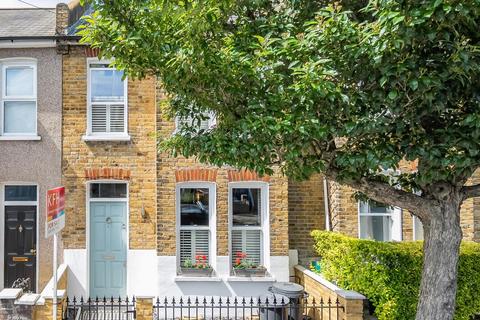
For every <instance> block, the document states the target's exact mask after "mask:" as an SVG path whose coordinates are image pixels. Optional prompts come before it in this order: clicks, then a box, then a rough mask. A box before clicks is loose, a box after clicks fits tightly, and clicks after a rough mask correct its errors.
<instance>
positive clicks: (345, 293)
mask: <svg viewBox="0 0 480 320" xmlns="http://www.w3.org/2000/svg"><path fill="white" fill-rule="evenodd" d="M295 269H297V270H298V271H300V272H302V273H304V274H305V275H307V276H309V277H310V278H312V279H314V280H315V281H317V282H319V283H320V284H321V285H323V286H324V287H326V288H328V289H329V290H331V291H333V292H335V293H336V294H337V295H339V296H340V297H343V298H345V299H350V300H357V299H358V300H365V299H367V298H366V297H365V296H364V295H362V294H360V293H358V292H356V291H351V290H344V289H342V288H340V287H338V286H336V285H335V284H333V283H331V282H330V281H328V280H327V279H325V278H324V277H322V276H321V275H319V274H318V273H315V272H313V271H310V270H308V269H306V268H305V267H303V266H300V265H297V266H295Z"/></svg>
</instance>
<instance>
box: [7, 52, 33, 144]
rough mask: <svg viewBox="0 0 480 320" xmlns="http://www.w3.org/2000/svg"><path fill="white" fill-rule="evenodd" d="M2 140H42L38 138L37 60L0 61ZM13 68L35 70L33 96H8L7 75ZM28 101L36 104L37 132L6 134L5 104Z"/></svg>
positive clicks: (9, 59) (14, 59)
mask: <svg viewBox="0 0 480 320" xmlns="http://www.w3.org/2000/svg"><path fill="white" fill-rule="evenodd" d="M0 66H1V76H0V84H1V86H0V92H1V96H0V140H40V137H39V136H38V97H37V59H34V58H7V59H1V60H0ZM11 67H26V68H32V69H33V94H32V95H31V96H7V95H6V92H7V91H6V88H7V82H6V73H7V69H8V68H11ZM9 101H28V102H34V103H35V130H34V132H33V133H27V132H25V133H8V132H5V128H4V125H5V123H4V121H5V102H9Z"/></svg>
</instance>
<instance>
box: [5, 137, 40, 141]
mask: <svg viewBox="0 0 480 320" xmlns="http://www.w3.org/2000/svg"><path fill="white" fill-rule="evenodd" d="M39 140H42V137H40V136H0V141H39Z"/></svg>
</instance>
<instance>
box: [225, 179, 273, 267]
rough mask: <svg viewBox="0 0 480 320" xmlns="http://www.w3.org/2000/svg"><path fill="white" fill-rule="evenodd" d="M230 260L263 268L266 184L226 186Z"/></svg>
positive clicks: (266, 237)
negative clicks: (241, 260)
mask: <svg viewBox="0 0 480 320" xmlns="http://www.w3.org/2000/svg"><path fill="white" fill-rule="evenodd" d="M229 211H230V213H229V215H230V258H231V264H232V267H235V265H236V264H238V262H239V259H243V260H245V262H247V264H249V265H253V266H256V267H258V266H265V264H266V262H267V259H266V256H267V255H268V251H269V250H268V243H269V235H268V234H269V230H268V228H269V223H268V218H267V216H268V185H267V184H265V183H260V182H238V183H231V184H230V186H229Z"/></svg>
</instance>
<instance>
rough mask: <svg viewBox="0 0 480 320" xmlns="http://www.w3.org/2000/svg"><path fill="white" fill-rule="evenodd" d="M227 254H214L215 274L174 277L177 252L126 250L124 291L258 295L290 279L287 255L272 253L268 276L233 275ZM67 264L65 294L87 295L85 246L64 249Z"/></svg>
mask: <svg viewBox="0 0 480 320" xmlns="http://www.w3.org/2000/svg"><path fill="white" fill-rule="evenodd" d="M229 259H230V257H228V256H217V261H216V265H217V269H216V277H215V278H211V279H209V278H207V279H202V278H200V277H196V278H193V279H191V280H190V279H188V278H178V277H177V267H176V264H177V258H176V256H157V255H156V252H155V250H129V251H128V257H127V293H128V295H130V296H131V295H135V296H159V297H173V296H186V295H191V296H225V297H227V296H240V297H242V296H246V297H250V296H253V297H257V296H259V295H261V294H264V293H266V292H267V291H268V288H269V287H270V286H271V285H272V283H273V282H274V281H289V263H288V262H289V257H288V256H271V257H269V260H270V275H271V277H267V278H254V279H251V280H250V279H246V278H235V277H231V275H230V269H229V268H230V267H229V265H230V264H229ZM64 260H65V264H68V266H69V274H68V295H69V296H70V297H72V296H77V297H80V296H83V297H86V295H87V293H86V288H87V285H88V278H87V250H86V249H65V253H64Z"/></svg>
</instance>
